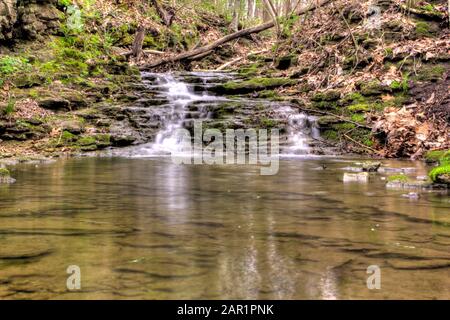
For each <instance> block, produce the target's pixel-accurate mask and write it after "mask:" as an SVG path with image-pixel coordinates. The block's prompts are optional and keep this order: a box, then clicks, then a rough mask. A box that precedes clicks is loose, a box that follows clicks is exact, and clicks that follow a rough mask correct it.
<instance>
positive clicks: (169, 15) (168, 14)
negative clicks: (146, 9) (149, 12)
mask: <svg viewBox="0 0 450 320" xmlns="http://www.w3.org/2000/svg"><path fill="white" fill-rule="evenodd" d="M151 3H152V4H153V6H154V7H155V9H156V12H157V13H158V16H159V17H160V18H161V20H162V22H163V23H164V25H165V26H166V27H170V26H171V25H172V22H173V19H174V18H175V12H174V10H173V9H172V8H169V9H168V10H166V9H164V8H163V7H162V6H161V5H160V4H159V3H158V1H157V0H151Z"/></svg>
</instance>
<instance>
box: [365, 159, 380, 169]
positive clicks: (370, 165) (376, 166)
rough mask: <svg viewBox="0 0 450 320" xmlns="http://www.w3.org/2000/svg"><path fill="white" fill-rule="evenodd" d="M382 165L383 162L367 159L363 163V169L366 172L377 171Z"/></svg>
mask: <svg viewBox="0 0 450 320" xmlns="http://www.w3.org/2000/svg"><path fill="white" fill-rule="evenodd" d="M380 167H381V162H378V161H366V162H363V163H362V170H363V171H366V172H377V171H378V169H379V168H380Z"/></svg>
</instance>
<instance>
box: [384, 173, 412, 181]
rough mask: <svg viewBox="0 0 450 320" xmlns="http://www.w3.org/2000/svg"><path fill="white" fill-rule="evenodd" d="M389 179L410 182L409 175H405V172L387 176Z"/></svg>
mask: <svg viewBox="0 0 450 320" xmlns="http://www.w3.org/2000/svg"><path fill="white" fill-rule="evenodd" d="M387 180H388V181H389V182H394V181H396V182H402V183H405V182H408V177H407V176H405V175H404V174H395V175H393V176H389V177H388V178H387Z"/></svg>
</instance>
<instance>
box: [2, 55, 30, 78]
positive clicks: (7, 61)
mask: <svg viewBox="0 0 450 320" xmlns="http://www.w3.org/2000/svg"><path fill="white" fill-rule="evenodd" d="M27 67H29V63H28V60H27V59H25V58H21V57H13V56H4V57H2V58H0V74H3V75H9V74H12V73H15V72H19V71H22V70H25V69H26V68H27Z"/></svg>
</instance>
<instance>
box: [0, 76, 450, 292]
mask: <svg viewBox="0 0 450 320" xmlns="http://www.w3.org/2000/svg"><path fill="white" fill-rule="evenodd" d="M188 77H190V79H192V78H193V80H192V81H187V80H186V79H187V78H188ZM227 77H229V75H226V74H208V73H205V74H201V73H200V74H199V73H197V74H189V75H188V76H186V75H183V76H180V75H157V74H156V75H155V74H146V75H145V77H144V79H145V80H144V83H145V85H146V86H147V89H148V90H152V91H153V92H154V93H155V95H153V99H157V100H160V101H162V103H161V104H160V105H158V106H157V107H155V108H154V109H153V110H151V111H149V112H152V114H157V115H158V119H159V120H160V121H161V123H162V124H163V125H162V126H161V128H160V129H159V131H158V133H157V134H156V137H155V139H154V141H152V142H150V143H147V144H144V145H139V146H132V147H128V148H124V149H120V150H112V151H110V152H107V153H105V154H102V155H100V156H98V157H84V158H73V159H65V160H58V161H56V162H53V163H36V164H20V165H17V166H15V167H13V168H11V169H12V175H13V176H14V178H16V179H17V182H16V183H15V184H12V185H0V199H1V201H0V243H1V246H0V298H3V299H449V298H450V277H449V275H450V274H449V272H450V251H449V246H450V199H449V197H448V195H447V194H446V193H442V192H435V191H433V192H431V191H421V192H419V195H420V196H419V197H418V198H417V197H415V198H411V197H407V196H405V195H407V194H408V193H409V192H410V191H411V190H402V189H388V188H386V186H385V184H386V181H385V180H383V179H385V178H386V177H387V176H388V175H389V172H381V173H373V174H371V177H370V180H369V182H368V183H358V182H350V183H344V182H343V180H342V177H343V174H344V172H346V171H345V168H346V167H349V166H352V165H353V164H354V163H355V162H356V161H360V160H361V159H354V158H350V157H343V156H333V155H332V154H328V155H323V156H318V155H316V154H315V153H314V150H315V148H316V147H317V146H316V143H317V140H318V139H320V137H319V134H318V131H317V129H316V127H315V121H316V119H315V118H314V117H310V116H307V115H305V114H302V113H298V112H297V111H296V110H294V109H293V108H291V107H290V106H289V105H285V104H282V103H279V104H277V105H275V106H274V108H273V114H274V115H275V117H278V118H280V119H284V123H286V130H285V131H284V132H285V134H284V140H283V139H282V140H283V144H282V149H281V151H280V153H281V155H280V157H281V160H280V164H279V172H278V173H277V174H276V175H271V176H262V175H260V174H259V166H258V165H249V164H246V165H237V164H227V165H206V164H203V165H177V164H174V163H173V162H172V161H171V159H170V157H169V156H168V155H170V154H171V152H173V151H174V150H177V148H178V144H179V141H178V140H177V139H176V138H175V137H174V132H175V130H176V129H179V128H189V127H190V124H191V123H192V120H193V119H199V120H205V121H208V120H211V119H212V117H214V115H213V114H212V113H211V112H212V111H211V110H212V109H211V106H212V105H213V106H220V105H221V104H224V103H229V102H230V101H236V100H238V102H240V103H242V102H248V105H250V107H251V106H252V105H253V104H254V103H256V102H255V101H254V100H251V101H250V100H248V101H243V100H242V99H243V98H239V97H218V96H216V95H213V94H211V93H209V92H208V88H209V87H210V86H214V85H215V84H217V83H220V82H223V81H225V80H227V79H228V78H227ZM199 79H202V80H203V81H202V82H201V83H199ZM257 103H258V104H261V103H266V104H271V105H272V104H273V103H272V102H268V101H261V99H260V100H259V101H257ZM250 107H249V108H250ZM245 112H246V111H245V110H244V113H245ZM382 162H383V167H388V168H392V169H394V170H395V169H397V170H401V169H402V168H408V172H412V174H413V175H414V176H419V175H424V174H426V170H427V169H426V167H425V166H424V164H423V163H422V162H419V161H401V160H383V161H382ZM72 265H76V266H78V267H79V268H80V271H81V289H80V290H74V291H69V290H68V289H67V287H66V281H67V278H68V277H69V274H67V272H66V270H67V268H68V267H69V266H72ZM369 266H378V267H379V268H380V270H381V289H379V290H369V289H368V287H367V285H366V280H367V278H368V277H369V276H370V275H369V274H368V273H367V268H368V267H369Z"/></svg>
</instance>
